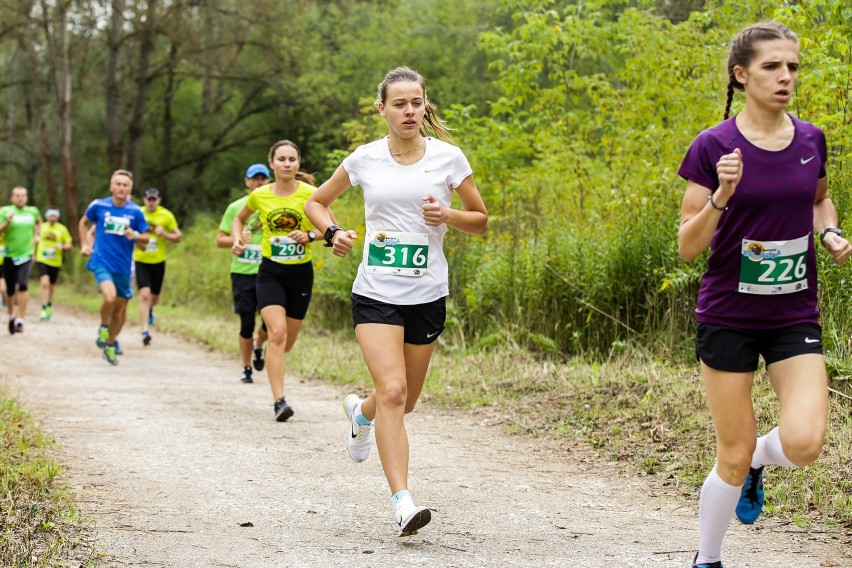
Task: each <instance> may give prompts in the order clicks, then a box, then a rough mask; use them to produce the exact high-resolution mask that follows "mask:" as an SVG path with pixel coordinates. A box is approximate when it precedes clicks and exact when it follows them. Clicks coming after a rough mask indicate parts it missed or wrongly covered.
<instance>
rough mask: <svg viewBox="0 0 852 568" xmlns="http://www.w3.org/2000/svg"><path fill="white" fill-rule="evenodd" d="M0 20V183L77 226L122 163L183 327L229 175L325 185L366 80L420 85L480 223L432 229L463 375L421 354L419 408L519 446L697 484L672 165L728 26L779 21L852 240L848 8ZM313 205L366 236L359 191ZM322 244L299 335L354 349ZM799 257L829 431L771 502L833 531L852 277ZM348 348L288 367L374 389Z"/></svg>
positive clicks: (16, 15)
mask: <svg viewBox="0 0 852 568" xmlns="http://www.w3.org/2000/svg"><path fill="white" fill-rule="evenodd" d="M0 11H2V17H0V113H2V117H3V118H2V122H0V186H2V187H0V190H2V191H3V192H5V191H7V190H9V189H11V188H12V187H13V186H15V185H24V186H26V187H28V188H29V189H30V191H31V196H32V199H33V201H34V202H35V204H36V205H38V206H39V207H40V208H41V209H42V210H44V209H45V208H46V207H47V206H57V207H58V208H59V209H60V210H61V211H62V216H63V217H62V219H63V221H64V222H65V223H66V224H67V225H68V226H69V227H70V228H72V230H73V229H74V227H75V226H76V222H77V220H78V219H79V215H80V214H81V213H82V211H83V210H84V209H85V207H86V205H87V204H88V203H89V202H90V201H91V199H93V198H95V197H101V196H104V195H106V194H107V192H108V177H109V174H110V172H111V171H113V170H114V169H116V168H119V167H123V168H127V169H130V170H132V171H133V172H134V177H135V192H136V195H137V196H139V195H141V193H142V191H143V190H144V189H145V188H147V187H152V186H153V187H157V188H159V189H160V190H161V192H162V193H163V195H164V203H163V204H164V205H165V206H166V207H168V208H169V209H171V210H172V211H174V212H175V214H176V215H177V217H178V219H179V221H180V222H181V224H182V227H183V229H184V233H185V239H184V242H183V243H182V244H181V245H179V246H178V247H174V248H173V250H172V251H171V252H170V261H169V271H168V276H167V282H166V291H165V296H164V301H165V304H167V305H168V306H171V307H173V308H174V309H176V310H181V309H184V310H185V311H182V312H179V313H181V314H188V315H187V317H185V318H183V321H184V322H186V325H187V326H190V325H192V321H193V320H195V319H200V318H203V317H204V316H205V315H206V314H213V313H215V314H225V315H228V314H229V313H230V310H231V297H230V288H229V280H228V273H227V270H228V269H227V266H228V262H229V259H228V253H227V251H222V250H217V249H215V248H214V244H213V243H214V236H215V232H216V227H217V226H218V222H219V219H220V217H221V215H222V213H223V212H224V209H225V207H226V205H227V204H228V203H229V202H230V201H231V200H233V199H236V198H237V197H239V196H241V195H242V194H243V192H244V188H243V180H242V178H243V175H244V172H245V169H246V166H247V165H249V164H251V163H256V162H265V161H266V155H267V152H268V149H269V147H270V146H271V145H272V143H273V142H275V141H276V140H279V139H284V138H286V139H290V140H293V141H295V142H296V143H297V144H299V146H300V147H301V150H302V158H303V159H302V167H303V169H306V170H308V171H311V172H314V173H315V174H316V176H317V178H318V180H319V181H320V182H321V181H323V180H324V179H326V178H327V177H328V176H329V175H330V174H331V172H333V171H334V169H335V168H336V167H337V165H338V164H339V163H340V160H341V159H342V158H343V157H344V156H345V155H346V154H347V153H348V152H349V151H351V150H352V149H353V148H355V147H356V146H357V145H359V144H362V143H364V142H367V141H371V140H374V139H376V138H377V137H379V136H381V135H382V120H381V119H380V117H379V116H378V114H377V113H376V111H375V109H374V108H373V102H374V99H375V86H376V84H377V83H378V82H379V81H380V80H381V79H382V77H383V76H384V74H385V72H386V71H387V70H389V69H391V68H392V67H395V66H398V65H409V66H411V67H413V68H415V69H417V70H418V71H420V72H421V73H422V74H423V75H424V76H425V78H426V80H427V84H428V89H429V97H430V99H432V101H433V102H435V103H436V104H437V105H438V107H439V109H440V111H441V113H442V114H443V115H444V117H445V118H446V119H447V121H448V122H449V124H450V126H451V127H453V128H454V129H455V130H454V141H455V143H456V144H458V145H459V146H460V147H461V148H462V149H463V150H464V151H465V153H466V155H467V156H468V158H469V159H470V161H471V163H472V165H473V169H474V172H475V179H476V182H477V185H478V187H479V188H480V191H481V192H482V194H483V197H484V199H485V202H486V204H487V206H488V210H489V214H490V220H491V229H490V230H489V231H488V232H487V233H486V235H485V236H484V237H471V236H467V235H461V234H459V233H457V232H450V233H449V234H448V237H447V240H446V250H447V253H448V258H449V262H450V264H451V267H450V278H451V282H450V285H451V293H450V297H449V303H448V324H447V333H445V334H444V335H443V336H442V344H443V348H442V350H441V352H442V353H443V354H447V355H448V356H450V357H453V356H455V355H457V356H458V359H452V360H451V361H450V362H444V361H443V359H442V358H441V357H443V355H441V354H440V353H439V355H438V357H437V358H436V362H435V366H434V370H433V373H432V377H433V378H434V379H435V380H434V382H435V383H436V385H437V386H428V387H427V393H426V395H427V396H433V397H436V398H437V399H439V400H446V401H449V402H451V403H454V404H455V403H459V404H471V401H473V402H474V403H476V404H480V405H483V406H485V405H491V404H500V403H501V402H503V401H506V400H509V399H511V400H512V403H513V404H512V405H511V407H512V409H513V410H512V412H515V413H516V414H515V415H513V417H512V418H511V420H512V421H513V422H512V423H513V424H521V425H523V428H521V429H522V430H524V431H538V428H539V427H541V428H542V429H547V430H548V431H554V432H556V433H557V435H566V436H570V437H572V438H585V439H588V440H590V441H591V442H592V443H593V445H595V446H596V447H599V448H604V449H605V451H606V452H607V453H606V456H608V457H609V458H611V459H615V460H629V461H631V462H632V463H637V464H640V465H641V467H643V468H644V469H645V470H646V471H648V472H659V471H664V472H665V473H667V474H669V473H670V477H673V476H675V474H677V477H678V480H679V481H685V482H686V484H687V485H688V486H689V487H691V488H694V487H695V486H697V485H700V482H701V479H703V475H704V474H705V473H706V471H707V468H708V467H710V465H711V461H712V455H713V454H712V433H711V432H710V430H709V428H710V426H709V418H708V416H707V412H706V409H702V408H701V406H702V405H703V404H704V401H703V394H702V389H701V387H700V382H699V381H698V380H697V378H696V376H695V374H694V373H695V371H694V369H695V364H694V350H693V334H694V315H693V309H694V304H695V297H696V293H697V288H698V284H699V280H700V277H701V273H702V272H703V270H704V262H703V261H702V260H701V259H699V260H698V261H696V262H694V263H692V264H686V263H684V262H683V261H682V260H681V259H680V258H679V257H678V256H677V249H676V236H677V227H678V220H679V208H680V200H681V197H682V194H683V190H684V188H685V182H684V181H683V180H682V179H680V178H679V177H678V176H677V174H676V172H677V168H678V166H679V164H680V162H681V160H682V158H683V155H684V153H685V152H686V149H687V148H688V147H689V144H690V143H691V141H692V140H693V139H694V137H695V136H696V135H697V134H698V133H699V132H700V131H702V130H704V129H706V128H708V127H710V126H713V125H715V124H716V123H718V122H719V121H720V120H721V119H722V115H723V111H724V103H725V88H726V84H727V76H726V71H725V62H726V59H727V54H726V47H727V44H728V42H729V40H730V38H731V37H732V36H733V35H734V34H735V33H736V32H737V31H738V30H739V29H740V28H742V27H743V26H744V25H746V24H748V23H751V22H754V21H760V20H766V19H775V20H779V21H781V22H783V23H785V24H787V25H788V26H789V27H791V28H792V29H793V30H794V31H795V32H797V33H798V35H799V37H800V45H801V48H802V55H801V62H802V65H801V74H800V79H799V84H798V88H797V91H796V94H795V97H794V99H793V101H792V103H791V107H790V111H791V112H792V113H793V114H795V115H797V116H798V117H800V118H802V119H804V120H807V121H810V122H813V123H815V124H817V125H818V126H819V127H820V128H822V129H823V130H824V131H825V133H826V137H827V140H828V147H829V163H828V175H829V180H830V183H829V188H830V194H831V196H832V199H833V200H834V203H835V204H836V206H837V209H838V212H839V216H840V225H841V227H842V228H846V229H852V227H849V226H848V225H847V219H848V215H849V213H850V207H852V202H850V190H852V173H850V166H852V128H850V122H852V105H851V104H850V103H852V6H850V5H849V3H848V1H845V0H810V1H801V2H799V1H792V0H791V1H777V0H776V1H769V0H741V1H717V0H707V1H705V0H683V1H678V0H574V1H562V2H554V1H548V0H537V1H534V0H406V1H402V0H375V1H356V0H337V1H308V0H304V1H296V0H285V1H283V2H280V1H279V2H273V1H271V0H255V1H252V2H238V1H236V0H171V1H167V0H153V1H150V2H128V1H126V0H99V1H95V0H59V1H57V0H38V1H34V0H0ZM741 104H742V98H741V97H739V96H738V97H737V98H736V99H735V104H734V111H736V110H737V109H739V108H740V106H741ZM334 209H335V212H336V214H337V216H338V218H339V219H340V220H341V221H342V223H341V224H342V225H344V226H345V227H354V228H355V229H357V230H359V232H360V233H361V234H363V204H362V199H361V196H360V193H359V191H358V190H357V189H355V190H350V191H349V192H347V193H346V194H345V195H344V196H343V197H342V198H341V199H340V200H339V201H338V202H336V203H335V206H334ZM315 254H316V257H315V259H316V260H315V266H316V274H317V278H316V282H315V287H314V300H313V303H312V307H311V311H310V313H309V316H308V317H309V318H310V321H311V325H309V326H306V331H307V332H309V333H312V332H313V331H312V330H313V329H323V328H324V329H326V330H328V333H332V332H333V331H334V330H343V332H350V335H351V327H350V323H349V322H350V317H349V315H348V310H349V290H350V288H351V282H352V280H353V278H354V273H355V269H356V267H357V264H358V262H359V260H360V255H359V254H352V255H350V256H349V257H348V258H347V259H345V260H341V259H337V258H333V257H331V256H330V255H329V254H328V251H327V250H326V249H322V248H321V247H317V248H316V249H315ZM72 257H73V255H72ZM818 259H819V263H820V276H819V278H820V302H821V310H822V314H823V315H822V323H823V329H824V342H825V345H826V359H827V361H828V364H829V370H830V374H831V389H832V393H833V394H832V405H833V406H832V409H833V412H832V425H831V427H830V433H829V441H828V442H827V446H826V452H825V456H824V459H823V460H821V461H820V463H821V464H824V465H816V466H812V467H811V468H809V469H808V472H807V473H805V474H800V473H799V472H793V471H790V472H783V473H781V472H779V473H778V475H779V480H778V481H777V482H774V483H773V486H774V487H773V489H772V491H774V493H772V495H771V499H773V500H774V502H776V503H781V506H782V507H789V510H792V511H795V512H796V514H801V515H811V516H812V512H813V511H814V510H821V511H824V512H827V513H828V514H829V515H833V516H834V518H836V519H839V520H841V521H843V522H845V523H850V522H852V473H850V472H852V461H850V460H849V459H848V458H849V456H851V455H852V435H850V432H852V413H851V412H850V403H849V400H850V395H852V380H850V377H852V340H850V331H852V330H850V326H852V303H850V302H849V294H848V293H846V291H845V287H846V285H847V282H848V280H849V270H850V269H849V267H848V266H846V267H842V268H837V267H834V266H833V264H832V263H831V261H830V258H829V257H828V255H827V254H826V253H825V251H823V250H822V249H821V248H819V247H818ZM80 267H81V262H80V259H79V258H72V259H71V262H70V263H68V264H67V265H66V269H65V271H64V274H65V275H66V276H70V277H71V278H76V279H78V281H79V282H85V283H86V290H90V289H91V281H90V278H89V277H88V275H87V274H86V273H85V271H82V270H81V269H80ZM93 301H94V300H93ZM162 308H163V309H167V306H166V305H164V306H162ZM158 309H159V308H158ZM131 313H135V312H133V311H131ZM174 319H175V320H177V318H174ZM182 325H183V324H182ZM228 329H230V328H228ZM231 331H232V330H231ZM201 335H205V334H204V333H203V332H202V333H201ZM216 335H217V334H211V333H206V335H205V340H208V341H212V340H215V336H216ZM219 335H222V334H219ZM223 336H224V335H223ZM231 339H232V338H231V337H230V336H227V340H228V341H231ZM350 339H351V338H350ZM223 341H225V340H223ZM345 343H346V342H342V341H331V342H327V343H325V344H323V345H325V347H324V349H326V351H320V352H317V351H315V350H312V349H313V344H312V343H310V342H305V341H304V340H302V341H301V342H300V347H299V349H297V350H296V352H294V354H293V364H294V365H295V366H294V370H295V371H297V372H307V373H308V374H310V373H315V374H317V375H320V376H322V377H323V378H325V379H330V380H338V379H339V380H346V381H350V382H351V381H353V380H359V381H369V378H364V377H360V378H357V379H353V378H352V375H353V373H355V371H353V370H352V369H353V365H351V361H352V360H353V358H357V357H359V355H358V354H357V350H352V351H347V352H346V353H345V354H335V355H330V353H329V352H328V351H327V349H336V348H341V349H343V348H346V349H349V348H351V347H352V346H351V345H349V346H348V347H347V346H346V345H345ZM348 343H349V344H351V343H354V342H352V341H348ZM300 358H301V361H303V362H300ZM304 361H310V362H309V363H304ZM335 361H338V362H339V365H338V368H336V369H332V368H330V367H329V366H330V365H332V364H333V363H334V362H335ZM459 361H461V363H460V362H459ZM519 361H520V362H521V363H518V362H519ZM568 361H570V362H571V365H570V366H569V365H563V363H565V362H568ZM320 362H321V363H322V364H323V365H325V366H324V367H322V368H318V365H319V364H320ZM288 364H290V363H289V360H288ZM326 364H327V365H326ZM678 364H683V365H682V366H681V367H673V366H672V365H678ZM672 369H675V370H672ZM684 369H686V370H684ZM453 373H455V374H453ZM343 375H345V377H342V376H343ZM339 376H341V377H342V378H341V377H339ZM456 378H458V380H456ZM430 382H433V381H430ZM364 384H368V383H364ZM429 389H431V390H429ZM453 389H455V390H453ZM462 391H464V393H466V394H465V395H464V396H462V394H460V393H461V392H462ZM773 404H774V399H773V397H772V396H771V391H770V389H769V387H768V385H766V384H765V382H764V383H763V384H762V385H758V387H757V388H756V406H757V408H758V417H759V420H761V428H764V427H766V426H767V425H768V424H771V423H772V420H774V418H771V417H773V416H777V408H775V407H774V406H772V405H773ZM518 412H524V413H526V414H524V415H523V416H521V417H518V416H517V413H518ZM765 416H768V417H770V418H769V419H768V420H769V421H767V418H766V417H765ZM640 439H641V442H639V441H637V440H640ZM672 472H674V473H672ZM799 475H802V476H804V477H799ZM781 477H783V479H784V483H781V482H780V478H781Z"/></svg>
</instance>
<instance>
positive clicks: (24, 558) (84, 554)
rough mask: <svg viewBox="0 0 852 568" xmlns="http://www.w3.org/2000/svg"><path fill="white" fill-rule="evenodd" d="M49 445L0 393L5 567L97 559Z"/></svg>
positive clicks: (1, 559)
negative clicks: (86, 542)
mask: <svg viewBox="0 0 852 568" xmlns="http://www.w3.org/2000/svg"><path fill="white" fill-rule="evenodd" d="M49 446H50V443H49V442H48V441H47V440H45V439H44V437H43V436H42V434H41V432H39V431H38V429H37V428H36V427H35V425H34V424H33V423H32V420H31V418H30V417H29V416H28V415H27V414H26V413H25V412H24V411H23V410H21V408H20V407H18V406H17V405H16V404H15V402H14V401H13V400H12V399H11V398H9V397H8V395H7V394H6V393H0V564H2V565H3V566H21V567H23V566H34V567H35V566H38V567H42V566H44V567H47V566H70V565H75V566H82V565H89V566H91V565H93V564H92V562H93V560H94V559H95V556H94V555H93V553H92V552H91V551H88V550H86V547H85V545H84V543H83V541H82V539H81V534H80V524H81V522H80V518H79V514H78V512H77V510H76V509H75V508H74V506H73V504H72V502H71V499H70V496H69V494H68V493H67V490H66V489H65V488H64V486H63V484H62V482H61V481H60V480H61V477H62V475H61V474H62V469H61V468H60V466H59V465H58V464H57V463H56V462H55V461H53V459H51V458H50V456H49V454H48V448H49ZM66 562H67V563H66ZM81 562H83V563H82V564H81ZM86 562H88V564H85V563H86Z"/></svg>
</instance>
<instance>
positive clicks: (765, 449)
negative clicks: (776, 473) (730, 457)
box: [751, 426, 796, 469]
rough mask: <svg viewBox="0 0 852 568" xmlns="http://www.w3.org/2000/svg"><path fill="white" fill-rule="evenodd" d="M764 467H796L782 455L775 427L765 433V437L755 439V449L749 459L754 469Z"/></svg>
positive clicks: (779, 438) (779, 437)
mask: <svg viewBox="0 0 852 568" xmlns="http://www.w3.org/2000/svg"><path fill="white" fill-rule="evenodd" d="M765 465H780V466H782V467H796V464H794V463H793V462H791V461H790V458H788V457H787V456H786V455H785V454H784V448H782V447H781V436H780V435H779V434H778V427H777V426H776V427H775V428H773V429H772V430H770V431H769V432H767V434H766V435H765V436H761V437H760V438H758V439H757V448H755V450H754V455H753V456H752V457H751V467H753V468H754V469H757V468H759V467H763V466H765Z"/></svg>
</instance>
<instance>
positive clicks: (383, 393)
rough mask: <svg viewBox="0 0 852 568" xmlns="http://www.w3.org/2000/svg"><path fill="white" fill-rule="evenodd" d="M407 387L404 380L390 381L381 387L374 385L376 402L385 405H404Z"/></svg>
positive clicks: (402, 406)
mask: <svg viewBox="0 0 852 568" xmlns="http://www.w3.org/2000/svg"><path fill="white" fill-rule="evenodd" d="M407 397H408V388H407V386H406V384H405V381H390V382H388V383H387V384H384V385H382V386H381V387H379V386H376V402H377V403H378V404H381V405H382V406H386V407H388V406H389V407H394V408H396V407H401V408H404V407H405V406H406V399H407Z"/></svg>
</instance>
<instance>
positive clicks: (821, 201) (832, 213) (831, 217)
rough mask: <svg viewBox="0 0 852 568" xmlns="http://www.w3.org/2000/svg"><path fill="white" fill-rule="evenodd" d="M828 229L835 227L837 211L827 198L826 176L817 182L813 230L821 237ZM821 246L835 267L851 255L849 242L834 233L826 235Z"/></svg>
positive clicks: (851, 248) (851, 246)
mask: <svg viewBox="0 0 852 568" xmlns="http://www.w3.org/2000/svg"><path fill="white" fill-rule="evenodd" d="M829 227H837V210H836V209H835V208H834V202H832V201H831V198H830V197H829V196H828V176H825V177H822V178H820V179H819V181H818V182H817V193H816V198H815V199H814V229H815V230H816V231H817V233H819V234H820V235H822V232H823V231H824V230H825V229H827V228H829ZM817 238H819V237H817ZM822 244H823V245H824V246H825V248H826V250H827V251H828V252H829V253H830V254H831V256H832V258H834V263H835V264H837V265H841V264H843V263H844V262H846V261H847V260H848V259H849V255H850V254H852V245H850V244H849V241H848V240H846V238H844V237H841V236H840V235H838V234H836V233H830V232H829V233H826V234H825V237H824V238H823V239H822Z"/></svg>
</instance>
